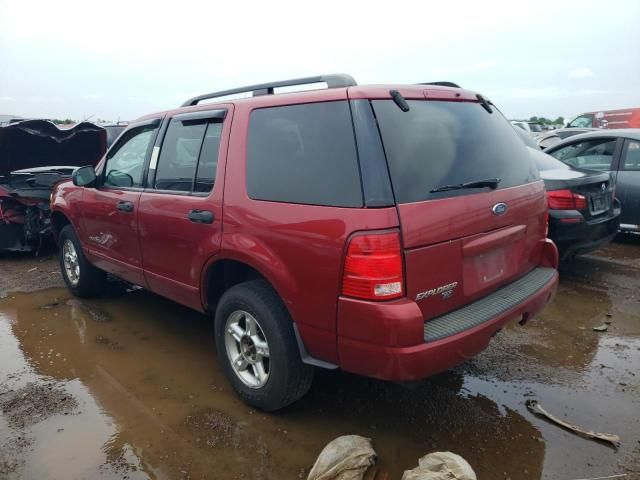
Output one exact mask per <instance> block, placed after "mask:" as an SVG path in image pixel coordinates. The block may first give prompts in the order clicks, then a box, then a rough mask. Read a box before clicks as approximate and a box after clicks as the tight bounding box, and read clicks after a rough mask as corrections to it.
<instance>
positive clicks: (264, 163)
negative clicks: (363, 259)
mask: <svg viewBox="0 0 640 480" xmlns="http://www.w3.org/2000/svg"><path fill="white" fill-rule="evenodd" d="M247 193H248V194H249V197H251V198H252V199H255V200H268V201H274V202H286V203H300V204H309V205H325V206H337V207H361V206H362V205H363V200H362V187H361V183H360V173H359V167H358V159H357V152H356V146H355V140H354V133H353V125H352V122H351V114H350V110H349V105H348V103H347V102H346V101H338V102H323V103H312V104H304V105H288V106H283V107H271V108H261V109H257V110H254V111H253V112H252V114H251V119H250V123H249V139H248V145H247Z"/></svg>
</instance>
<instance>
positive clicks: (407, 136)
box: [52, 75, 558, 410]
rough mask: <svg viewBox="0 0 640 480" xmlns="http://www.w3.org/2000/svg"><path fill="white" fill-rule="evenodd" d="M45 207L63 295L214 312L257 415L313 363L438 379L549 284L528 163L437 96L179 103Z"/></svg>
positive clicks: (266, 90)
mask: <svg viewBox="0 0 640 480" xmlns="http://www.w3.org/2000/svg"><path fill="white" fill-rule="evenodd" d="M313 83H326V85H327V88H326V89H318V90H312V91H299V92H289V93H282V94H274V91H275V90H276V89H278V88H281V87H287V88H290V87H295V86H297V85H306V84H313ZM240 93H242V94H246V93H249V94H252V96H251V97H249V98H242V99H234V100H228V97H229V95H231V94H240ZM224 97H226V98H227V100H224V99H221V98H224ZM216 99H219V101H218V102H216ZM205 100H206V101H207V102H206V103H204V104H202V105H201V104H199V103H200V102H201V101H205ZM212 100H213V102H211V101H212ZM52 209H53V212H54V213H53V224H54V227H55V230H56V232H57V235H58V240H59V244H60V257H59V260H60V267H61V271H62V275H63V278H64V280H65V282H66V284H67V286H68V288H69V289H70V291H71V292H72V293H73V294H75V295H78V296H90V295H95V294H97V293H100V292H101V291H103V285H104V281H105V275H106V272H110V273H111V274H113V275H115V276H117V277H120V278H124V279H125V280H127V281H129V282H131V283H135V284H137V285H142V286H144V287H146V288H148V289H149V290H151V291H153V292H156V293H158V294H160V295H163V296H165V297H168V298H170V299H173V300H175V301H177V302H180V303H183V304H184V305H187V306H189V307H191V308H194V309H196V310H199V311H202V312H207V313H210V314H215V320H214V323H215V327H214V330H215V339H216V346H217V348H216V350H217V353H218V356H219V359H220V364H221V366H222V368H223V369H224V371H225V373H226V375H227V377H228V379H229V381H230V383H231V384H232V385H233V387H234V389H235V390H236V391H237V392H238V394H239V395H240V396H241V397H242V398H243V399H244V400H245V401H246V402H247V403H249V404H251V405H254V406H256V407H258V408H261V409H264V410H276V409H278V408H282V407H284V406H286V405H288V404H290V403H292V402H294V401H296V400H297V399H298V398H300V397H301V396H302V395H304V394H305V393H306V391H307V390H308V389H309V387H310V385H311V381H312V377H313V367H314V366H316V367H323V368H342V369H343V370H346V371H349V372H353V373H356V374H361V375H367V376H370V377H375V378H378V379H385V380H398V381H403V380H407V381H409V380H417V379H420V378H424V377H426V376H429V375H433V374H435V373H437V372H440V371H443V370H446V369H448V368H450V367H452V366H454V365H456V364H458V363H460V362H462V361H464V360H466V359H468V358H469V357H470V356H472V355H475V354H477V353H478V352H480V351H482V350H483V349H484V348H485V347H486V346H487V345H488V343H489V341H490V339H491V337H492V336H493V335H495V333H496V332H497V331H498V330H500V329H501V328H502V327H503V326H504V325H505V324H506V323H507V322H509V321H511V320H514V319H520V320H522V321H523V322H524V321H527V320H528V319H530V318H531V317H532V316H534V315H535V314H536V313H537V312H538V311H540V310H541V309H542V308H543V307H544V305H546V303H547V302H549V301H550V299H551V298H552V296H553V293H554V291H555V289H556V286H557V282H558V274H557V271H556V267H557V263H558V251H557V248H556V247H555V245H554V244H553V242H552V241H551V240H549V239H548V238H546V228H547V222H546V217H547V208H546V197H545V191H544V183H543V182H542V180H540V178H539V175H538V171H537V169H536V167H535V165H534V163H533V160H532V158H531V156H530V155H529V153H528V151H527V148H526V147H525V146H524V145H523V144H522V142H521V141H520V140H519V139H518V137H517V135H516V134H515V133H514V131H513V128H512V127H511V125H509V123H508V122H507V121H506V120H505V119H504V117H503V116H502V115H501V114H500V113H499V112H498V111H497V110H496V109H495V107H493V106H492V104H491V103H490V102H489V101H488V100H487V99H486V98H485V97H483V96H481V95H479V94H476V93H473V92H471V91H469V90H464V89H461V88H454V87H448V86H437V85H393V86H380V85H378V86H358V85H357V84H356V83H355V81H354V80H353V78H351V77H349V76H348V75H327V76H320V77H312V78H305V79H296V80H289V81H283V82H275V83H270V84H263V85H255V86H251V87H244V88H239V89H233V90H227V91H223V92H215V93H211V94H205V95H201V96H198V97H194V98H192V99H189V100H188V101H186V102H185V103H184V104H183V106H182V107H181V108H179V109H176V110H171V111H167V112H160V113H155V114H151V115H147V116H145V117H143V118H141V119H139V120H137V121H135V122H133V123H132V124H130V125H129V126H128V128H127V129H126V130H125V132H124V133H123V134H122V135H121V136H120V137H119V139H118V140H117V141H116V143H115V144H114V145H113V146H112V147H111V149H110V150H109V152H108V153H107V155H106V156H105V158H103V159H102V161H101V162H100V164H99V165H98V167H97V168H96V169H94V168H93V167H87V168H81V169H79V170H77V171H76V172H75V174H74V178H73V182H71V181H66V182H63V183H60V184H58V186H57V187H56V189H55V191H54V193H53V197H52Z"/></svg>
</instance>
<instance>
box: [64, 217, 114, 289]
mask: <svg viewBox="0 0 640 480" xmlns="http://www.w3.org/2000/svg"><path fill="white" fill-rule="evenodd" d="M58 243H59V250H58V259H59V261H60V270H61V271H62V278H64V282H65V283H66V284H67V288H69V290H70V291H71V293H73V294H74V295H75V296H77V297H83V298H87V297H94V296H96V295H98V294H99V293H102V292H103V291H104V288H105V286H106V282H107V274H106V272H104V271H102V270H100V269H98V268H96V267H94V266H93V265H91V264H90V263H89V261H88V260H87V258H86V257H85V256H84V252H83V251H82V246H81V245H80V241H79V240H78V236H77V235H76V232H75V231H74V230H73V227H72V226H71V225H67V226H65V227H64V228H63V229H62V230H61V231H60V237H59V242H58Z"/></svg>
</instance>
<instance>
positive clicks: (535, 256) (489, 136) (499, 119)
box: [371, 95, 546, 319]
mask: <svg viewBox="0 0 640 480" xmlns="http://www.w3.org/2000/svg"><path fill="white" fill-rule="evenodd" d="M452 97H453V95H452ZM407 101H408V104H409V110H408V111H403V110H401V109H400V108H399V107H398V105H396V104H395V103H394V102H393V101H392V100H373V101H372V102H371V103H372V106H373V109H374V111H375V114H376V118H377V120H378V124H379V127H380V133H381V137H382V141H383V144H384V148H385V152H386V154H387V162H388V165H389V172H390V175H391V181H392V185H393V190H394V195H395V198H396V202H397V205H398V212H399V218H400V223H401V231H402V236H403V244H404V249H405V251H404V254H405V265H406V277H407V278H406V281H407V294H408V296H409V298H412V299H417V300H418V305H419V306H420V308H421V309H422V312H423V314H424V316H425V319H429V318H432V317H435V316H437V315H439V314H442V313H444V312H446V311H449V310H451V309H453V308H456V307H458V306H461V305H464V304H466V303H469V302H471V301H473V300H475V299H477V298H479V297H480V296H483V295H486V294H487V293H489V292H491V291H492V290H495V289H496V288H498V287H499V286H501V285H503V284H505V283H507V282H509V281H512V280H515V279H516V278H518V277H520V276H522V275H524V274H525V273H527V272H528V271H529V270H531V269H532V268H534V267H535V266H536V265H537V264H538V263H539V259H540V248H539V244H540V242H539V241H540V240H541V239H542V238H544V235H545V212H546V201H545V195H544V185H543V183H542V181H540V180H539V175H538V171H537V168H536V167H535V164H534V162H533V160H532V159H531V157H530V155H529V153H528V150H527V148H526V147H525V145H524V144H523V142H522V141H521V140H520V138H519V137H518V136H517V134H516V133H515V131H514V130H513V128H512V127H511V125H509V123H508V122H507V121H506V120H505V118H504V117H503V116H502V115H501V114H500V112H498V111H497V110H496V109H495V108H493V109H492V113H489V112H488V111H487V110H486V109H485V108H483V106H482V105H481V104H480V103H478V102H476V101H441V100H424V99H421V100H418V99H413V100H407ZM488 179H498V186H497V188H496V189H492V188H490V187H481V188H457V187H456V186H459V185H461V184H463V183H467V182H474V181H478V180H488ZM447 186H450V189H447V188H446V187H447ZM443 187H445V188H443ZM438 189H440V190H442V191H436V190H438Z"/></svg>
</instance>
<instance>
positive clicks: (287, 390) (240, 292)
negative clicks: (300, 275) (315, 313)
mask: <svg viewBox="0 0 640 480" xmlns="http://www.w3.org/2000/svg"><path fill="white" fill-rule="evenodd" d="M249 317H251V318H253V320H255V325H254V326H255V328H254V331H253V332H251V331H250V330H251V328H250V326H249V325H250V324H249V323H247V322H248V321H249V320H248V318H249ZM251 323H253V321H251ZM243 330H244V334H242V335H238V333H239V332H242V331H243ZM232 331H233V332H234V333H231V332H232ZM234 335H235V336H234ZM238 336H240V338H242V339H244V340H241V341H238V340H237V337H238ZM247 337H248V338H247ZM251 339H254V340H255V342H254V341H253V340H251ZM215 340H216V349H217V352H218V359H219V361H220V363H221V365H222V367H223V369H224V372H225V375H226V376H227V378H228V380H229V381H230V382H231V384H232V386H233V388H234V389H235V391H236V392H237V393H238V395H239V396H240V397H241V398H242V399H243V400H244V401H245V402H246V403H248V404H249V405H251V406H253V407H256V408H258V409H260V410H264V411H268V412H271V411H275V410H279V409H281V408H283V407H286V406H287V405H290V404H291V403H293V402H295V401H296V400H298V399H300V398H301V397H302V396H303V395H304V394H305V393H307V392H308V391H309V388H310V387H311V383H312V381H313V372H314V369H313V367H312V366H310V365H305V364H304V363H302V360H301V358H300V351H299V350H298V344H297V342H296V339H295V334H294V331H293V326H292V320H291V317H290V316H289V313H288V312H287V309H286V308H285V306H284V304H283V303H282V300H281V299H280V297H279V296H278V294H277V293H276V292H275V291H274V290H273V289H272V288H271V287H270V286H269V284H268V283H267V282H265V281H264V280H252V281H248V282H244V283H241V284H238V285H235V286H233V287H231V288H230V289H229V290H227V291H226V292H225V293H224V295H223V296H222V298H221V299H220V302H219V303H218V307H217V309H216V316H215ZM265 344H266V352H268V356H266V357H265V356H264V355H261V352H262V353H265V349H264V345H265ZM251 345H253V350H252V347H251ZM241 351H243V352H244V353H241ZM251 352H253V353H254V358H253V360H254V361H255V363H251V360H252V353H251ZM232 356H233V357H234V358H231V357H232ZM234 360H236V362H237V363H236V366H237V367H234V365H233V363H234ZM258 363H261V364H262V367H261V368H262V373H263V375H259V371H260V368H259V366H258ZM243 367H244V370H243ZM264 373H266V374H267V377H266V379H265V378H264ZM251 377H254V378H253V380H251V381H249V380H250V378H251ZM260 377H262V378H260Z"/></svg>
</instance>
